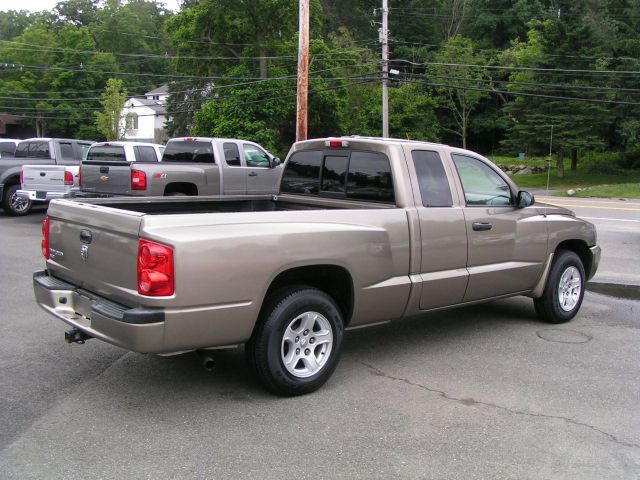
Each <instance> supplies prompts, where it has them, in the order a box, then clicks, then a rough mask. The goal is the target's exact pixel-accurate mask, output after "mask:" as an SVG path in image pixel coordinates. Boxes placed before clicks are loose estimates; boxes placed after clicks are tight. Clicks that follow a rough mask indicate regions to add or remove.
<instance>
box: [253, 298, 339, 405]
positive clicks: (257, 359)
mask: <svg viewBox="0 0 640 480" xmlns="http://www.w3.org/2000/svg"><path fill="white" fill-rule="evenodd" d="M343 331H344V322H343V319H342V314H341V312H340V310H339V308H338V307H337V306H336V304H335V302H334V301H333V299H332V298H331V297H329V295H327V294H326V293H324V292H322V291H320V290H318V289H315V288H308V287H297V288H292V289H288V290H284V291H280V292H277V293H276V294H275V295H274V296H273V297H272V298H271V299H269V300H268V304H267V306H266V307H265V309H264V311H263V313H262V315H261V317H260V319H259V323H258V325H257V326H256V329H255V331H254V333H253V335H252V337H251V340H250V341H249V342H248V343H247V345H246V352H247V360H248V362H249V366H250V367H251V369H252V370H253V371H254V373H255V374H256V376H257V378H258V380H259V381H260V383H262V385H263V386H264V387H265V388H266V389H267V390H269V391H270V392H272V393H275V394H276V395H282V396H294V395H303V394H305V393H310V392H313V391H314V390H317V389H318V388H320V386H322V385H323V384H324V383H325V382H326V381H327V380H328V379H329V377H331V375H332V374H333V371H334V370H335V368H336V366H337V365H338V360H339V358H340V352H341V349H342V338H343Z"/></svg>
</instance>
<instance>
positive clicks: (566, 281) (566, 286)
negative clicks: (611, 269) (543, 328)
mask: <svg viewBox="0 0 640 480" xmlns="http://www.w3.org/2000/svg"><path fill="white" fill-rule="evenodd" d="M583 297H584V266H583V265H582V260H580V257H579V256H578V255H577V254H576V253H574V252H571V251H569V250H558V251H557V252H556V255H555V258H554V259H553V264H552V265H551V271H550V272H549V276H548V278H547V283H546V285H545V287H544V293H543V294H542V296H541V297H540V298H535V299H534V300H533V304H534V306H535V309H536V313H537V314H538V316H539V317H540V319H541V320H543V321H545V322H548V323H564V322H568V321H569V320H571V319H572V318H573V317H575V315H576V313H578V310H580V305H582V298H583Z"/></svg>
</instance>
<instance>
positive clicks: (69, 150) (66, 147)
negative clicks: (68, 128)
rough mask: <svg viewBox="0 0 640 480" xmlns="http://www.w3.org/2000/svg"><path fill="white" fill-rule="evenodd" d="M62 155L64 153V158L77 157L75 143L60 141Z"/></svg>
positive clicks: (71, 158)
mask: <svg viewBox="0 0 640 480" xmlns="http://www.w3.org/2000/svg"><path fill="white" fill-rule="evenodd" d="M60 155H62V160H73V159H74V158H75V155H74V154H73V144H72V143H71V142H60Z"/></svg>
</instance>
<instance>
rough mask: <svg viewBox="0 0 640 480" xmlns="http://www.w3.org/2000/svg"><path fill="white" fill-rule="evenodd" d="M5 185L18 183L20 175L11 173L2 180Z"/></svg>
mask: <svg viewBox="0 0 640 480" xmlns="http://www.w3.org/2000/svg"><path fill="white" fill-rule="evenodd" d="M4 184H5V186H7V187H8V186H9V185H16V184H18V185H19V184H20V175H11V176H10V177H7V178H6V180H5V181H4Z"/></svg>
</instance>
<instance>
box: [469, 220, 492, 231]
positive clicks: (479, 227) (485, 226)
mask: <svg viewBox="0 0 640 480" xmlns="http://www.w3.org/2000/svg"><path fill="white" fill-rule="evenodd" d="M492 227H493V225H491V224H490V223H487V222H473V229H474V230H475V231H476V232H482V231H484V230H491V228H492Z"/></svg>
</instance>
